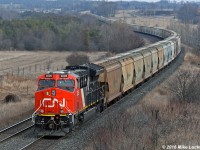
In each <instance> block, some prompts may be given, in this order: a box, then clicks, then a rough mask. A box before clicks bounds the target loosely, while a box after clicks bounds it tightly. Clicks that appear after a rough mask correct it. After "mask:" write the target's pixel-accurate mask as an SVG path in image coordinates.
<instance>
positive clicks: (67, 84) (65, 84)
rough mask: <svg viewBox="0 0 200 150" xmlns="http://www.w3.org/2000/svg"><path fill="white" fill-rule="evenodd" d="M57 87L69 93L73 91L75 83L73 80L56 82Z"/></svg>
mask: <svg viewBox="0 0 200 150" xmlns="http://www.w3.org/2000/svg"><path fill="white" fill-rule="evenodd" d="M57 87H58V88H61V89H63V90H67V91H70V92H73V91H74V87H75V82H74V80H71V79H67V80H58V82H57Z"/></svg>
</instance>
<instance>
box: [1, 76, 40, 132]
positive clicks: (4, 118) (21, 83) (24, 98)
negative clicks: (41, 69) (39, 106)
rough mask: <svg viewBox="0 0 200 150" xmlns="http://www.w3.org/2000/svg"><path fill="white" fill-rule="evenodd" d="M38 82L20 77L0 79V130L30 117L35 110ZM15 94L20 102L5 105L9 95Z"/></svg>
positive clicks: (2, 77)
mask: <svg viewBox="0 0 200 150" xmlns="http://www.w3.org/2000/svg"><path fill="white" fill-rule="evenodd" d="M36 85H37V83H36V80H35V79H31V78H27V77H26V78H25V77H19V76H11V75H6V76H1V79H0V100H1V101H0V104H1V105H0V114H1V115H0V128H1V127H3V126H6V125H8V124H12V123H14V122H16V121H17V120H21V119H22V118H25V117H28V116H29V115H31V113H32V112H33V108H34V91H35V90H36ZM10 93H12V94H15V95H17V96H18V97H19V98H20V100H21V101H20V102H16V103H4V102H3V100H4V98H5V97H6V96H7V95H8V94H10Z"/></svg>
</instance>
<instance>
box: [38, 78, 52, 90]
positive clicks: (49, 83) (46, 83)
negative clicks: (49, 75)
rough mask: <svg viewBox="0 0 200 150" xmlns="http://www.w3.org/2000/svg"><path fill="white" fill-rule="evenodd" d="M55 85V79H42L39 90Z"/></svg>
mask: <svg viewBox="0 0 200 150" xmlns="http://www.w3.org/2000/svg"><path fill="white" fill-rule="evenodd" d="M54 86H55V80H40V81H39V85H38V90H43V89H46V88H50V87H54Z"/></svg>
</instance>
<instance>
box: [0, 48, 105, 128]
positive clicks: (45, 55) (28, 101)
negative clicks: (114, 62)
mask: <svg viewBox="0 0 200 150" xmlns="http://www.w3.org/2000/svg"><path fill="white" fill-rule="evenodd" d="M80 53H84V52H80ZM70 54H71V52H41V51H38V52H28V51H0V56H1V58H0V114H1V115H0V128H2V127H4V126H7V125H8V124H12V123H14V122H16V121H17V120H21V119H22V118H25V117H28V116H30V115H31V114H32V113H33V112H34V111H33V108H34V93H35V91H36V88H37V80H36V77H37V76H39V75H41V74H42V73H44V72H45V71H44V70H43V69H37V72H34V69H33V68H34V66H35V64H39V65H38V66H40V65H41V66H42V64H46V62H48V61H49V60H50V70H52V71H53V70H54V71H55V70H56V69H57V66H61V65H62V66H66V65H68V64H67V62H66V57H67V56H69V55H70ZM84 54H87V55H88V56H89V58H90V60H91V61H94V60H97V59H99V58H102V57H104V55H105V54H106V53H105V52H90V53H84ZM29 66H32V67H33V68H32V71H33V72H31V73H29V74H27V75H25V76H22V75H20V76H18V75H12V74H11V70H16V68H18V67H20V68H22V67H29ZM8 94H14V95H17V96H18V97H19V99H20V100H21V101H20V102H16V103H8V104H5V103H3V101H4V99H5V97H6V96H7V95H8Z"/></svg>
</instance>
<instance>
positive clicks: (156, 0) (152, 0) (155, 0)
mask: <svg viewBox="0 0 200 150" xmlns="http://www.w3.org/2000/svg"><path fill="white" fill-rule="evenodd" d="M108 1H133V0H108ZM134 1H140V2H141V1H145V2H158V1H160V0H134ZM169 1H174V0H169ZM175 1H177V2H180V1H184V2H186V1H188V2H199V1H200V0H175Z"/></svg>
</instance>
